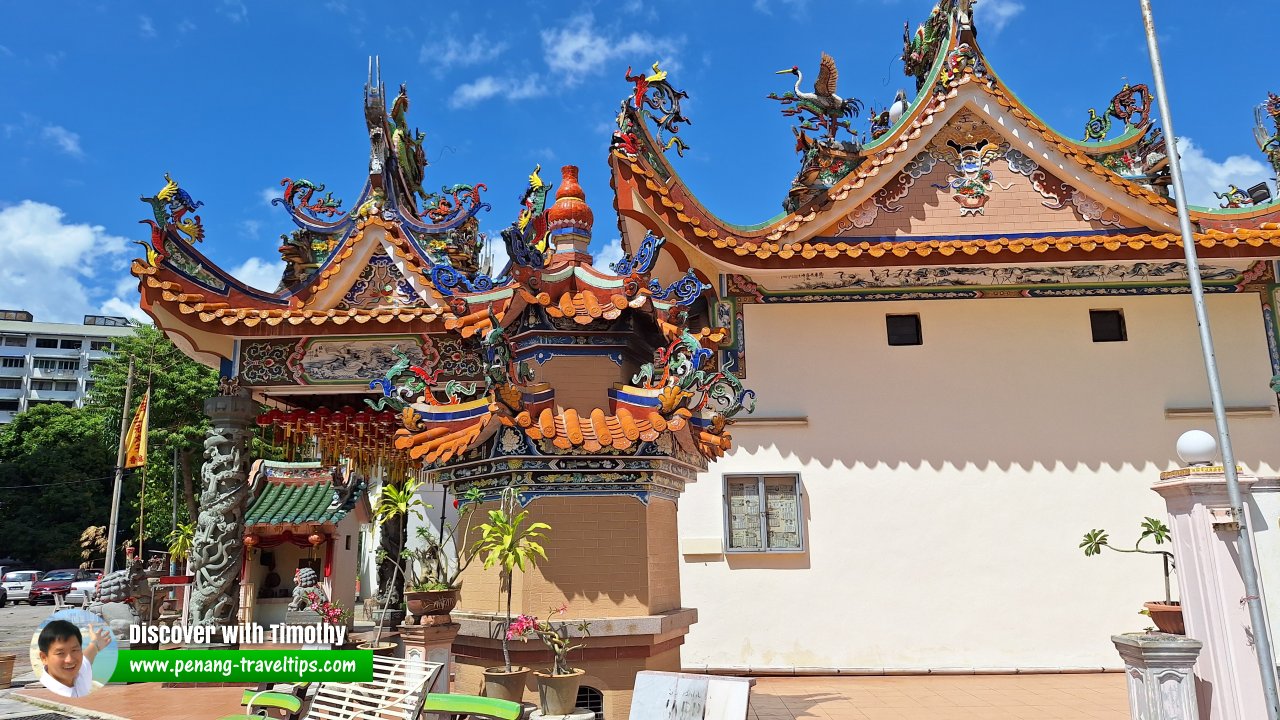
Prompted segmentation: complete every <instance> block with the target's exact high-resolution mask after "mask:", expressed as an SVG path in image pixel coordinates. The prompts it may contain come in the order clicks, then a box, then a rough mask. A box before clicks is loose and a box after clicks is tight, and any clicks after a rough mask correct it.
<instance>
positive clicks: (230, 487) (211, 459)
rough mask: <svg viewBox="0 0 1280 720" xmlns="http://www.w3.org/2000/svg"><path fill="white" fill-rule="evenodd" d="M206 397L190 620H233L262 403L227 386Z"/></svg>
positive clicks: (210, 622) (228, 622) (215, 622)
mask: <svg viewBox="0 0 1280 720" xmlns="http://www.w3.org/2000/svg"><path fill="white" fill-rule="evenodd" d="M221 390H222V393H223V394H221V395H219V396H217V397H213V398H210V399H208V400H206V401H205V403H204V411H205V414H207V415H208V416H209V419H210V420H211V421H212V423H213V424H212V426H211V427H210V428H209V434H208V435H207V436H206V437H205V441H204V466H203V467H202V468H201V470H200V480H201V486H202V490H201V493H200V517H199V519H198V520H197V521H196V531H195V537H194V538H193V539H192V543H191V569H192V571H193V572H194V574H195V580H194V581H193V587H192V590H191V623H192V624H194V625H206V626H208V625H216V626H223V625H233V624H235V623H236V620H237V611H238V610H239V606H240V587H239V584H240V571H241V566H242V565H243V562H244V560H243V558H244V513H245V509H246V506H247V504H248V499H249V483H248V478H249V454H248V445H249V439H250V437H251V433H252V426H253V421H254V418H255V416H256V415H257V413H258V404H257V403H256V402H254V401H253V399H252V398H250V397H249V396H248V394H247V393H242V392H241V391H239V390H237V389H235V388H234V387H229V386H224V387H223V388H222V389H221Z"/></svg>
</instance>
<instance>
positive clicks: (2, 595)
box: [0, 585, 9, 608]
mask: <svg viewBox="0 0 1280 720" xmlns="http://www.w3.org/2000/svg"><path fill="white" fill-rule="evenodd" d="M8 604H9V591H8V590H5V589H4V586H3V585H0V608H2V607H4V606H5V605H8Z"/></svg>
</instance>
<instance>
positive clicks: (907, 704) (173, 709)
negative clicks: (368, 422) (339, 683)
mask: <svg viewBox="0 0 1280 720" xmlns="http://www.w3.org/2000/svg"><path fill="white" fill-rule="evenodd" d="M240 693H241V690H240V689H238V688H162V687H160V686H158V685H152V684H142V685H127V686H117V685H113V686H108V687H105V688H102V689H100V690H97V691H95V692H94V693H93V695H90V696H89V697H86V698H80V699H77V700H74V701H66V700H64V699H61V698H55V697H54V696H53V694H52V693H50V692H48V691H46V690H44V689H43V688H41V689H38V690H37V689H31V690H23V691H21V692H19V693H15V694H14V695H13V696H11V698H10V700H11V701H16V700H17V698H18V697H26V698H28V699H30V700H34V701H38V702H42V703H62V705H61V707H62V709H64V710H67V711H69V712H70V713H71V714H72V715H74V716H76V717H86V716H88V717H96V718H108V719H109V720H110V719H114V718H127V719H128V720H215V719H216V718H219V717H223V716H225V715H231V714H234V713H236V712H238V711H239V709H240V708H239V699H240ZM3 695H4V691H0V718H4V717H12V716H13V714H12V713H9V712H6V710H9V709H10V704H12V703H6V700H5V698H4V697H3ZM68 702H72V703H74V707H69V706H67V705H66V704H65V703H68ZM55 706H56V705H55ZM925 718H928V720H1009V719H1012V718H1023V719H1035V720H1039V719H1040V718H1088V719H1092V720H1128V718H1129V711H1128V700H1127V699H1126V695H1125V685H1124V675H1122V674H1120V673H1105V674H1103V673H1099V674H1087V675H1074V674H1073V675H949V676H926V677H911V676H902V677H808V678H762V679H760V680H758V681H757V682H756V686H755V689H754V690H753V691H752V694H751V710H750V713H749V718H748V720H792V719H796V720H881V719H884V720H889V719H892V720H925ZM610 720H615V719H610ZM617 720H621V719H617Z"/></svg>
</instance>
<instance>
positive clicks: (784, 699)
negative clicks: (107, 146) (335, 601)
mask: <svg viewBox="0 0 1280 720" xmlns="http://www.w3.org/2000/svg"><path fill="white" fill-rule="evenodd" d="M51 612H52V608H50V607H49V606H47V605H42V606H39V607H35V608H33V607H30V606H28V605H14V604H13V603H10V604H8V605H7V606H5V607H4V608H0V653H10V652H11V653H14V654H16V655H17V656H18V658H17V666H16V667H15V671H14V679H15V681H17V682H15V688H21V687H22V686H23V685H25V684H26V682H28V681H32V680H33V679H34V678H33V676H32V675H31V674H30V672H31V668H30V664H29V662H28V660H27V657H28V655H27V647H28V643H30V642H31V634H32V633H34V632H35V628H36V626H37V625H39V623H40V622H41V621H42V620H44V619H45V618H46V617H48V616H49V614H50V613H51ZM356 629H357V631H364V630H368V629H370V628H369V627H368V626H366V625H365V624H364V623H360V624H358V625H357V628H356ZM240 693H241V689H240V688H163V687H160V686H159V685H154V684H140V685H111V686H108V687H105V688H102V689H100V690H97V691H95V692H94V693H93V694H92V695H90V696H89V697H86V698H80V699H77V700H74V701H72V702H74V706H72V705H69V704H67V701H66V700H65V699H64V698H57V697H55V696H54V695H53V694H52V693H50V692H48V691H47V690H44V689H43V688H37V689H21V690H18V689H15V690H14V691H7V690H4V689H0V720H4V719H5V718H13V717H20V716H22V715H30V714H34V713H36V712H41V710H40V709H39V708H35V707H33V706H31V705H29V704H28V702H32V701H34V702H39V703H42V704H44V706H45V707H49V706H51V705H52V706H53V707H58V708H60V709H61V710H63V711H64V712H68V713H69V714H71V715H72V716H73V717H78V718H79V717H93V718H108V719H109V720H113V719H115V720H118V719H120V718H126V719H127V720H214V719H216V718H219V717H223V716H226V715H232V714H236V713H238V712H239V711H240V709H241V708H240V704H239V700H240ZM1128 707H1129V706H1128V698H1127V696H1126V693H1125V679H1124V675H1123V674H1120V673H1095V674H1079V675H1076V674H1066V675H933V676H897V677H852V676H842V677H795V678H761V679H759V680H757V681H756V686H755V689H754V690H753V691H752V694H751V710H750V712H749V717H748V719H747V720H881V719H885V720H888V719H890V718H892V719H893V720H924V719H925V718H928V720H1007V719H1010V718H1027V719H1035V720H1039V719H1040V718H1090V719H1092V720H1128V718H1129V710H1128ZM610 720H621V719H620V718H617V719H615V718H610Z"/></svg>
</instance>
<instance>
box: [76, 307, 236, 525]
mask: <svg viewBox="0 0 1280 720" xmlns="http://www.w3.org/2000/svg"><path fill="white" fill-rule="evenodd" d="M130 357H132V358H133V361H134V391H133V403H132V404H133V407H130V408H129V409H128V412H127V414H125V415H123V417H128V418H130V419H131V418H132V417H133V413H134V412H135V410H136V409H137V404H138V402H140V401H141V399H142V393H143V392H144V391H145V390H146V387H147V379H148V378H150V380H151V422H150V432H149V433H148V434H147V443H148V450H147V467H146V473H147V491H146V497H145V502H146V506H147V507H146V513H145V518H146V520H145V522H146V525H147V527H146V536H147V537H148V538H152V539H157V540H161V539H164V538H166V537H168V535H169V533H170V532H171V530H172V513H171V510H170V508H171V504H172V498H173V495H172V489H171V488H172V485H173V480H172V478H173V457H174V450H175V448H176V449H177V452H178V470H179V477H180V478H181V481H182V489H181V493H182V498H183V503H182V509H185V512H181V509H180V512H179V515H178V519H179V522H181V521H183V520H184V519H185V520H188V521H194V520H195V518H196V517H197V516H198V515H199V505H198V503H197V501H196V498H197V496H198V489H197V485H198V478H199V470H200V465H201V463H202V460H203V458H202V454H203V445H202V443H203V442H204V437H205V433H206V431H207V430H208V428H209V419H208V418H207V417H205V414H204V401H205V400H206V399H207V398H210V397H213V396H214V395H217V394H218V373H217V372H216V371H214V370H213V369H212V368H209V367H206V366H204V365H201V364H200V363H198V362H196V361H195V360H192V359H191V358H189V357H187V356H186V355H185V354H183V352H182V351H181V350H179V349H178V347H177V346H176V345H174V344H173V342H172V341H171V340H169V338H168V337H167V336H166V335H165V334H164V333H162V332H161V331H159V330H158V329H156V328H155V327H154V326H151V325H140V326H138V327H137V330H136V331H135V333H134V334H133V335H131V336H125V337H121V338H118V339H117V340H116V341H115V351H114V352H113V353H112V354H111V355H110V356H109V357H108V358H107V359H105V360H103V361H102V362H101V363H99V364H97V365H96V366H95V367H94V368H93V382H94V387H93V394H92V397H91V402H90V403H89V405H88V407H89V409H90V410H91V411H92V412H94V413H96V414H97V415H99V416H100V417H101V418H102V422H103V424H104V425H105V426H106V427H108V428H110V430H111V432H113V433H118V432H119V430H120V423H121V420H122V413H121V405H123V404H124V386H125V379H126V378H127V377H128V372H129V358H130ZM126 498H127V499H128V500H129V504H128V506H127V507H128V508H129V512H128V514H126V512H125V510H123V509H122V510H121V517H122V523H121V525H122V527H124V528H129V527H134V528H135V530H134V532H132V533H130V532H128V531H126V530H122V531H121V533H120V534H121V539H122V540H123V539H124V538H127V537H137V531H136V522H137V518H138V512H139V510H140V509H141V508H140V507H139V500H138V495H137V493H136V492H135V493H133V494H131V495H127V496H126ZM128 518H132V520H129V519H128Z"/></svg>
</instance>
